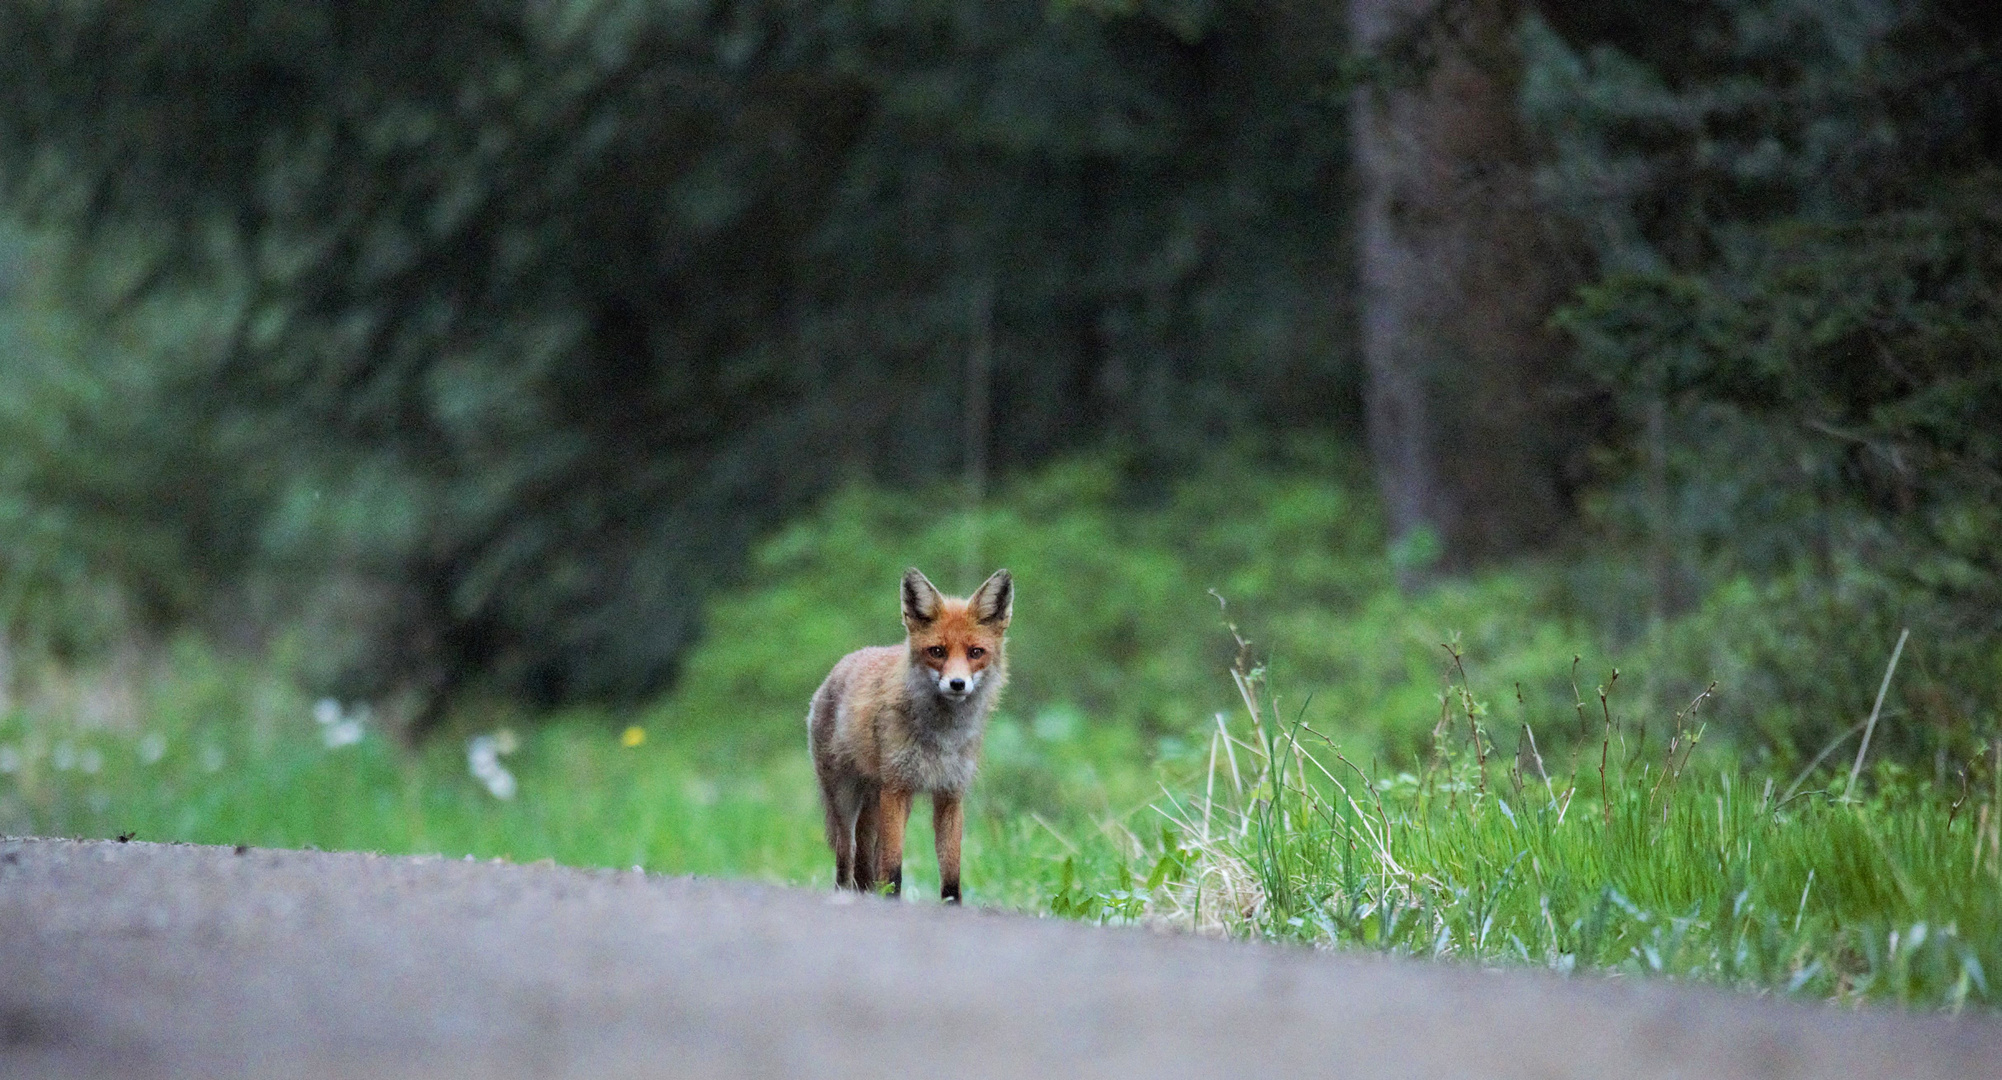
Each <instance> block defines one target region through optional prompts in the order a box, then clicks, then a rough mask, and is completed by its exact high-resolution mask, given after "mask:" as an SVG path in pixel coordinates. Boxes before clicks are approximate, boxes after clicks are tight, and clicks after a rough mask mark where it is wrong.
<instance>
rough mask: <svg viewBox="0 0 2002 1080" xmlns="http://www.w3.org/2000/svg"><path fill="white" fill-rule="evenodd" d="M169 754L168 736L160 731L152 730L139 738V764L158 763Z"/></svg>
mask: <svg viewBox="0 0 2002 1080" xmlns="http://www.w3.org/2000/svg"><path fill="white" fill-rule="evenodd" d="M166 756H167V737H166V736H165V735H162V734H160V733H159V732H157V731H155V732H150V733H148V734H147V735H146V737H145V738H143V739H140V740H139V764H141V765H158V764H159V763H160V759H161V758H163V757H166Z"/></svg>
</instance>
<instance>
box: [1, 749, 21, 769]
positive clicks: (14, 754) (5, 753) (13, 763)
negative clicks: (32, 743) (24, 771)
mask: <svg viewBox="0 0 2002 1080" xmlns="http://www.w3.org/2000/svg"><path fill="white" fill-rule="evenodd" d="M20 771H21V751H20V749H19V748H18V747H16V746H15V745H14V744H12V743H8V744H7V745H5V746H0V773H17V772H20Z"/></svg>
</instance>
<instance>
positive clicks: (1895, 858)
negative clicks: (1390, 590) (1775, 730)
mask: <svg viewBox="0 0 2002 1080" xmlns="http://www.w3.org/2000/svg"><path fill="white" fill-rule="evenodd" d="M1452 668H1453V669H1454V670H1455V671H1456V672H1457V673H1458V674H1459V677H1460V678H1459V681H1457V682H1455V683H1454V684H1452V685H1451V686H1449V688H1448V692H1447V693H1445V694H1443V695H1441V704H1442V709H1441V714H1440V719H1439V722H1438V726H1437V727H1436V728H1435V730H1434V739H1435V745H1436V748H1437V749H1436V753H1435V754H1434V756H1433V758H1432V760H1431V761H1430V763H1429V764H1428V766H1427V767H1426V768H1425V769H1424V770H1423V772H1422V773H1419V774H1413V773H1409V772H1404V773H1398V774H1395V775H1389V776H1383V775H1378V774H1377V773H1376V771H1375V769H1374V768H1372V767H1366V766H1364V765H1361V764H1358V763H1357V762H1355V761H1352V760H1351V759H1349V758H1348V757H1347V756H1346V755H1344V754H1343V753H1342V752H1341V749H1340V748H1339V747H1338V746H1337V745H1336V743H1335V741H1334V740H1333V739H1332V738H1330V737H1328V736H1327V735H1326V734H1325V733H1324V732H1323V731H1322V730H1320V729H1319V728H1318V727H1317V726H1316V725H1315V724H1314V723H1313V721H1312V720H1311V718H1310V717H1309V715H1308V713H1309V709H1308V708H1304V707H1303V708H1302V709H1300V710H1299V711H1298V712H1297V713H1295V714H1293V715H1291V716H1281V715H1280V714H1279V712H1278V709H1277V705H1276V703H1275V702H1274V701H1273V700H1272V698H1271V697H1270V696H1269V695H1268V694H1266V693H1265V689H1266V688H1265V686H1264V682H1263V673H1262V672H1260V671H1256V670H1252V671H1246V670H1244V669H1242V668H1240V669H1239V670H1238V671H1237V672H1235V673H1234V675H1233V677H1234V679H1235V681H1236V683H1237V686H1238V689H1239V690H1240V691H1241V693H1242V700H1243V704H1244V710H1243V713H1242V714H1241V715H1240V716H1239V717H1238V718H1237V720H1236V722H1235V723H1227V722H1226V721H1225V720H1224V718H1222V717H1219V718H1218V727H1217V730H1216V732H1215V733H1214V735H1213V738H1212V741H1211V751H1210V761H1211V765H1210V768H1209V770H1208V772H1207V775H1206V776H1205V778H1204V779H1203V782H1202V783H1201V785H1200V786H1199V787H1198V788H1197V789H1195V790H1189V791H1182V792H1175V791H1170V792H1166V793H1164V796H1163V798H1162V799H1161V800H1160V802H1159V803H1157V804H1156V805H1155V807H1154V808H1153V809H1154V811H1155V813H1156V814H1157V816H1158V817H1159V818H1160V819H1161V821H1162V823H1163V826H1164V827H1163V828H1162V829H1161V833H1160V837H1161V838H1160V840H1159V841H1158V843H1156V844H1155V845H1154V846H1153V847H1152V848H1151V849H1147V848H1143V849H1136V850H1135V852H1134V855H1135V856H1136V858H1135V862H1134V863H1133V864H1129V865H1130V866H1133V867H1136V869H1122V870H1120V871H1118V872H1117V873H1116V874H1115V876H1114V878H1112V879H1110V880H1105V881H1100V882H1097V883H1096V884H1095V887H1088V886H1087V885H1086V884H1085V883H1083V882H1081V881H1078V882H1066V885H1067V888H1066V889H1065V890H1064V891H1062V892H1060V893H1059V894H1058V895H1057V896H1056V897H1055V899H1054V902H1053V903H1054V906H1055V907H1056V909H1058V910H1059V911H1061V912H1063V913H1066V914H1071V915H1074V916H1079V917H1086V918H1093V919H1099V920H1105V921H1142V922H1152V923H1157V924H1161V925H1166V926H1171V927H1177V928H1183V929H1190V930H1195V931H1197V932H1202V933H1208V934H1218V935H1228V936H1234V937H1256V938H1263V939H1270V940H1281V941H1293V942H1304V943H1312V944H1317V945H1330V946H1342V947H1360V948H1366V949H1375V950H1381V951H1384V952H1390V953H1396V954H1401V955H1410V956H1423V957H1439V958H1454V959H1460V960H1466V961H1471V962H1475V963H1480V964H1492V965H1514V966H1534V967H1543V968H1549V969H1552V970H1556V971H1560V972H1573V971H1585V970H1598V971H1608V972H1615V973H1621V974H1633V975H1643V974H1645V975H1658V976H1666V977H1671V978H1680V979H1693V980H1699V981H1704V982H1713V983H1721V984H1724V985H1727V986H1732V987H1738V988H1743V989H1751V990H1758V991H1762V992H1764V991H1770V992H1779V993H1786V994H1794V995H1800V996H1804V997H1810V998H1821V999H1829V1000H1834V1001H1840V1002H1855V1001H1863V1000H1886V1001H1894V1002H1900V1003H1904V1004H1908V1005H1916V1006H1927V1007H1945V1008H1949V1009H1959V1008H1961V1007H1963V1006H1966V1005H1968V1004H1978V1005H1982V1006H1987V1007H1993V1006H1995V1005H1996V1004H1997V1003H1998V1001H2002V997H1998V990H2002V987H1991V985H1990V983H1989V973H1990V972H1998V971H2002V779H1998V777H2002V772H1998V771H1997V770H1996V766H1998V765H2002V761H1997V760H1995V759H1994V758H1993V757H1991V758H1989V759H1988V761H1987V768H1986V769H1985V770H1977V771H1978V772H1979V771H1985V774H1986V780H1987V782H1986V784H1985V785H1982V786H1978V787H1977V786H1975V785H1973V784H1969V785H1968V786H1966V787H1962V788H1955V789H1951V790H1945V791H1942V790H1938V789H1936V788H1935V787H1934V786H1933V785H1931V784H1929V783H1926V782H1922V781H1916V780H1913V779H1911V778H1910V777H1907V776H1904V775H1903V774H1901V773H1900V772H1899V771H1898V770H1896V769H1895V768H1885V769H1882V770H1880V771H1879V776H1878V779H1879V780H1881V781H1882V782H1881V783H1880V784H1878V785H1877V786H1876V787H1875V789H1874V791H1873V792H1872V793H1871V794H1869V795H1868V796H1867V797H1858V798H1849V797H1847V796H1848V795H1849V793H1848V792H1846V791H1843V790H1842V788H1841V784H1842V772H1841V771H1840V770H1838V771H1836V772H1835V773H1833V774H1832V775H1831V784H1833V785H1834V786H1835V789H1836V790H1835V791H1833V792H1831V791H1830V790H1828V789H1827V788H1826V787H1817V788H1809V789H1807V790H1801V791H1796V792H1793V793H1791V794H1789V793H1787V792H1786V790H1785V785H1784V784H1783V783H1776V779H1777V778H1774V777H1763V778H1756V777H1755V778H1747V777H1746V776H1745V775H1742V774H1740V773H1739V772H1737V771H1736V770H1734V769H1733V768H1731V767H1728V765H1725V764H1722V763H1715V762H1712V763H1702V762H1699V764H1698V766H1697V767H1695V768H1692V767H1691V766H1690V760H1691V751H1692V750H1693V748H1694V745H1695V742H1696V741H1697V739H1698V738H1700V732H1701V727H1700V722H1699V721H1697V720H1696V717H1695V715H1694V714H1695V712H1696V710H1697V708H1698V707H1699V706H1700V704H1701V702H1702V700H1703V698H1702V697H1699V698H1698V699H1697V700H1696V702H1694V703H1692V706H1691V707H1690V709H1688V710H1685V711H1684V712H1683V713H1681V714H1679V715H1677V716H1676V717H1675V718H1674V720H1673V722H1672V725H1671V730H1670V731H1669V732H1668V733H1665V734H1664V733H1659V732H1657V733H1656V737H1655V739H1654V740H1652V741H1651V742H1650V740H1648V739H1647V738H1646V737H1645V733H1644V731H1643V730H1641V729H1637V728H1636V727H1635V726H1634V725H1631V724H1627V723H1622V722H1621V720H1620V719H1619V718H1618V716H1617V711H1616V705H1615V695H1614V693H1613V687H1614V686H1615V685H1616V682H1617V672H1614V673H1613V674H1612V676H1610V677H1609V679H1608V682H1607V685H1605V686H1601V687H1599V688H1597V692H1596V693H1594V694H1592V695H1591V698H1592V700H1591V701H1590V703H1589V705H1588V702H1587V701H1586V700H1585V698H1584V697H1583V696H1581V697H1580V698H1578V699H1577V700H1576V701H1574V703H1573V704H1574V706H1575V708H1576V710H1577V714H1578V716H1579V718H1580V720H1581V721H1583V722H1586V723H1591V724H1595V725H1596V726H1597V728H1598V730H1599V735H1600V738H1599V740H1598V742H1597V745H1596V746H1588V745H1586V744H1584V743H1582V742H1580V743H1578V744H1575V745H1577V746H1578V747H1579V750H1578V751H1577V752H1576V753H1574V755H1572V756H1571V759H1570V760H1569V761H1568V762H1565V763H1553V762H1546V761H1544V760H1543V758H1542V756H1541V754H1540V753H1539V752H1538V751H1537V750H1536V748H1535V743H1534V733H1533V732H1532V731H1531V730H1530V729H1529V728H1528V727H1527V726H1526V725H1524V726H1522V727H1521V728H1520V730H1519V731H1518V732H1516V734H1517V735H1518V737H1519V739H1520V742H1519V743H1518V745H1517V747H1516V749H1515V750H1514V751H1512V752H1511V751H1507V750H1504V749H1502V748H1501V747H1499V746H1497V745H1496V742H1495V740H1494V737H1493V734H1492V733H1491V732H1490V731H1489V729H1488V726H1487V710H1486V709H1485V707H1484V706H1483V705H1482V704H1481V703H1480V702H1479V700H1478V699H1477V698H1476V697H1475V696H1474V694H1473V693H1472V692H1471V691H1470V690H1469V689H1468V687H1467V685H1466V683H1465V681H1464V671H1463V670H1462V669H1461V668H1460V665H1459V663H1458V657H1457V655H1455V656H1454V657H1453V663H1452ZM1706 693H1707V692H1706ZM1996 752H1997V753H2002V746H1998V747H1997V750H1996ZM1962 779H1963V781H1965V780H1967V779H1968V777H1967V774H1965V773H1963V775H1962ZM1776 788H1777V789H1778V790H1776ZM1859 795H1860V793H1859ZM1143 874H1144V878H1143V877H1142V875H1143Z"/></svg>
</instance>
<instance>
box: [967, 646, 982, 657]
mask: <svg viewBox="0 0 2002 1080" xmlns="http://www.w3.org/2000/svg"><path fill="white" fill-rule="evenodd" d="M986 655H987V650H986V649H983V648H981V647H980V646H978V645H974V646H971V647H969V648H968V649H967V650H966V658H967V659H968V660H978V659H980V658H981V657H983V656H986Z"/></svg>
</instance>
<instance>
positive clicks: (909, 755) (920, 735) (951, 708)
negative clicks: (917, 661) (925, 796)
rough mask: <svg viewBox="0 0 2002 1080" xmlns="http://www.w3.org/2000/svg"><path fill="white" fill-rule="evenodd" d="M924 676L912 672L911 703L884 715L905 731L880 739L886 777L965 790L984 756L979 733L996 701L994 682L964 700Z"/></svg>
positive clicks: (923, 787) (918, 786) (912, 786)
mask: <svg viewBox="0 0 2002 1080" xmlns="http://www.w3.org/2000/svg"><path fill="white" fill-rule="evenodd" d="M923 678H924V677H923V675H922V674H919V673H916V672H913V673H912V677H911V680H910V681H911V685H910V690H911V694H910V696H909V697H908V698H907V699H906V700H907V701H908V702H909V703H908V704H907V705H905V707H904V708H902V709H899V710H896V711H895V713H894V715H889V716H884V717H882V720H883V722H885V723H889V724H895V725H897V726H898V727H899V728H901V729H902V732H903V734H904V737H903V738H899V739H879V740H878V742H877V747H878V752H879V753H880V754H881V755H882V756H881V758H880V759H879V761H880V764H879V768H880V769H881V770H882V779H883V780H884V781H886V782H889V783H892V784H895V785H897V786H898V787H902V788H907V789H909V790H911V791H953V792H957V791H965V790H966V787H967V785H968V784H971V783H973V772H974V769H975V767H976V766H977V765H978V764H979V761H980V738H981V736H982V734H984V733H985V731H986V729H987V713H988V712H989V710H991V709H992V708H993V706H994V687H992V686H983V687H981V689H979V690H977V691H975V692H974V693H973V694H971V695H970V696H968V697H967V698H966V700H964V701H960V702H948V701H946V700H944V699H943V698H941V697H939V696H938V695H937V694H936V692H935V691H931V690H930V688H929V687H925V686H922V685H921V682H920V680H922V679H923ZM925 681H929V680H925Z"/></svg>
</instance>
